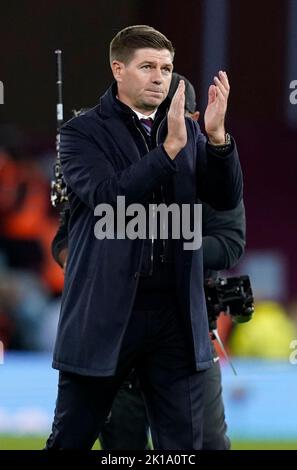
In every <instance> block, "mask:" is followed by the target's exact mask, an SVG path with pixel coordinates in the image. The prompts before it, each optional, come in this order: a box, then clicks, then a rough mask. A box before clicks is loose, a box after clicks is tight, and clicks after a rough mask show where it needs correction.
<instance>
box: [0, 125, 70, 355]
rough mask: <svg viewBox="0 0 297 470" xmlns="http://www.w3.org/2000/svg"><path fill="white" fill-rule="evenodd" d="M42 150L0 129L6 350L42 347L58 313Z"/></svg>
mask: <svg viewBox="0 0 297 470" xmlns="http://www.w3.org/2000/svg"><path fill="white" fill-rule="evenodd" d="M46 147H47V146H46V145H45V147H44V148H46ZM44 148H43V149H42V150H40V148H38V146H37V148H36V143H34V145H33V144H32V142H31V141H30V139H28V137H26V136H25V135H24V134H23V133H22V132H20V131H19V130H18V129H15V128H14V127H12V126H2V127H1V128H0V339H1V341H2V342H3V344H4V347H5V348H11V349H30V350H39V349H47V348H48V347H49V345H50V344H51V343H52V337H53V335H54V330H55V326H53V327H50V324H51V323H52V324H53V325H55V324H56V318H57V315H58V310H59V298H60V295H61V291H62V288H63V273H62V271H61V269H60V267H59V266H57V264H56V263H55V262H54V260H53V259H52V256H51V251H50V244H51V240H52V238H53V237H54V234H55V233H56V230H57V226H58V213H57V211H55V210H53V208H52V207H51V205H50V179H51V175H52V166H53V162H54V153H53V152H52V150H44ZM51 318H52V322H51ZM49 337H51V338H49Z"/></svg>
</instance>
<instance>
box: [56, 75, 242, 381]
mask: <svg viewBox="0 0 297 470" xmlns="http://www.w3.org/2000/svg"><path fill="white" fill-rule="evenodd" d="M116 94H117V90H116V84H113V86H111V87H110V88H109V89H108V90H107V92H106V93H105V95H104V96H103V97H102V98H101V100H100V103H99V105H98V106H96V107H95V108H93V109H92V110H90V111H88V112H86V113H85V114H83V115H80V116H78V117H76V118H73V119H71V120H70V121H69V122H67V123H66V124H65V125H64V126H63V127H62V129H61V147H60V150H61V162H62V170H63V174H64V177H65V180H66V183H67V186H68V190H69V194H68V197H69V205H70V212H71V217H70V221H69V245H68V246H69V255H68V261H67V268H66V273H65V285H64V291H63V296H62V305H61V312H60V319H59V324H58V331H57V339H56V344H55V350H54V359H53V367H54V368H57V369H59V370H62V371H69V372H75V373H78V374H82V375H90V376H109V375H113V374H114V372H115V369H116V365H117V360H118V355H119V351H120V348H121V344H122V340H123V336H124V334H125V330H126V328H127V324H128V322H129V318H130V314H131V311H132V308H133V303H134V299H135V295H136V291H137V286H138V282H139V276H138V275H136V273H139V271H140V267H141V263H142V252H143V246H144V240H141V239H135V240H130V239H128V238H125V239H107V238H104V239H103V240H98V239H97V238H96V237H95V236H94V224H95V222H96V218H95V216H94V209H95V207H96V206H97V205H98V204H100V203H107V204H110V205H112V206H113V207H115V206H116V203H117V196H119V195H121V196H125V198H126V199H125V202H126V206H127V205H129V204H132V203H145V202H146V201H147V198H148V197H150V195H151V193H152V191H153V190H154V189H155V188H156V187H159V186H160V184H162V185H163V187H164V189H165V192H166V189H167V186H169V185H172V187H173V191H172V192H171V191H170V193H171V194H173V200H172V201H168V203H171V202H175V203H177V204H186V203H188V204H192V205H193V204H194V203H195V202H196V201H197V198H198V197H199V198H200V199H201V200H203V201H206V202H208V203H209V204H211V205H212V207H214V208H215V209H218V210H228V209H233V208H235V207H236V206H237V205H238V204H239V202H240V200H241V199H242V174H241V169H240V163H239V159H238V154H237V150H236V146H235V143H234V141H233V140H232V145H231V149H230V152H229V153H228V155H224V156H221V155H219V153H217V152H216V151H215V150H213V148H212V147H211V146H209V145H208V144H207V143H206V139H205V137H204V136H203V134H202V133H201V131H200V128H199V126H198V124H197V123H195V122H194V121H193V120H191V119H186V127H187V134H188V140H187V144H186V146H185V147H184V148H183V149H182V150H181V152H180V153H179V154H178V155H177V156H176V158H175V160H174V161H172V160H171V159H170V158H169V156H168V155H167V153H166V152H165V149H164V147H163V142H164V140H165V138H166V135H167V118H166V111H167V109H168V106H169V101H168V99H166V100H165V101H164V102H163V103H162V104H161V105H160V106H159V108H158V112H157V115H156V117H155V120H154V128H153V138H154V139H155V138H156V141H157V142H156V147H155V148H153V150H151V151H149V152H148V153H147V150H146V148H145V146H141V145H143V139H142V138H141V130H140V128H141V124H140V123H139V121H138V119H137V116H136V115H135V113H133V111H132V110H131V109H130V108H129V107H128V106H126V105H124V104H123V103H121V102H120V101H119V100H117V98H116ZM156 136H157V137H156ZM166 202H167V201H166ZM192 226H193V220H192ZM175 241H176V243H175V245H174V257H175V258H174V261H175V272H176V293H177V295H178V301H179V304H180V310H181V316H182V320H183V322H184V327H185V331H186V332H187V333H188V335H189V339H190V341H189V349H191V352H192V357H193V362H194V363H195V365H196V368H197V369H205V368H208V367H210V366H211V364H212V351H211V345H210V342H209V336H208V321H207V312H206V306H205V298H204V290H203V260H202V250H201V249H198V250H192V251H191V250H184V249H183V243H184V242H185V240H183V238H181V239H180V240H175Z"/></svg>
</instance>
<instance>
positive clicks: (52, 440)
mask: <svg viewBox="0 0 297 470" xmlns="http://www.w3.org/2000/svg"><path fill="white" fill-rule="evenodd" d="M176 305H177V303H176V299H175V298H174V297H173V296H172V295H170V296H168V298H162V299H161V298H160V301H159V304H158V302H157V303H156V306H155V307H154V308H150V310H144V309H142V308H139V307H137V304H136V307H135V308H134V310H133V312H132V315H131V319H130V322H129V325H128V328H127V331H126V334H125V337H124V340H123V344H122V348H121V353H120V357H119V362H118V367H117V371H116V374H115V375H114V376H112V377H86V376H80V375H77V374H73V373H68V372H60V377H59V388H58V397H57V403H56V410H55V417H54V422H53V428H52V433H51V435H50V437H49V439H48V441H47V445H46V448H47V449H48V450H49V449H90V448H91V447H92V445H93V443H94V442H95V440H96V438H97V436H98V434H99V433H100V432H101V430H102V429H103V427H104V424H105V422H106V419H107V417H108V415H109V412H110V410H111V407H112V403H113V400H114V398H115V396H116V393H117V391H118V389H119V387H120V385H121V384H122V382H123V381H124V379H125V378H126V377H127V375H128V374H129V372H130V371H131V369H132V368H133V367H134V368H135V369H136V372H137V375H138V377H139V381H140V385H141V389H142V391H143V394H144V397H145V402H146V406H147V411H148V416H149V423H150V428H151V434H152V440H153V445H154V448H155V449H156V450H158V449H160V450H163V449H164V450H165V449H168V450H198V449H200V448H201V446H202V415H203V394H204V377H205V372H197V371H196V370H195V368H194V365H193V359H192V355H191V354H190V351H189V349H188V341H187V338H186V335H185V333H184V332H183V326H182V323H181V322H180V319H179V312H178V310H177V307H176Z"/></svg>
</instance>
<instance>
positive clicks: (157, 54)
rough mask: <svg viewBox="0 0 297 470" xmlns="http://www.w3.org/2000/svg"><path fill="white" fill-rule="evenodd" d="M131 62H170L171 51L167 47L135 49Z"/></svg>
mask: <svg viewBox="0 0 297 470" xmlns="http://www.w3.org/2000/svg"><path fill="white" fill-rule="evenodd" d="M132 60H133V62H134V61H136V62H146V61H147V62H164V63H166V64H172V56H171V52H170V51H169V50H168V49H152V48H148V47H145V48H142V49H136V50H135V52H134V55H133V58H132Z"/></svg>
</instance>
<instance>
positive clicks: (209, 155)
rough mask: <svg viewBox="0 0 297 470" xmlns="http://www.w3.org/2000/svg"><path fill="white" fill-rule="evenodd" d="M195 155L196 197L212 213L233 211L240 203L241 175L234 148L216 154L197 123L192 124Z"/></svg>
mask: <svg viewBox="0 0 297 470" xmlns="http://www.w3.org/2000/svg"><path fill="white" fill-rule="evenodd" d="M192 123H193V124H192V125H193V126H194V132H195V145H196V152H197V193H198V197H199V199H201V200H202V201H203V202H207V203H208V204H210V205H211V206H212V207H213V208H214V209H216V210H230V209H235V207H236V206H237V205H238V204H239V202H240V201H241V199H242V188H243V182H242V172H241V167H240V162H239V157H238V152H237V148H236V144H235V141H234V139H233V138H231V147H230V150H229V151H228V152H227V153H226V154H225V153H224V154H223V155H222V154H220V153H219V152H218V151H216V150H215V148H214V147H212V146H211V145H209V144H208V143H207V141H206V137H205V136H204V135H203V134H202V132H201V130H200V127H199V125H198V123H196V122H194V121H192Z"/></svg>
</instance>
